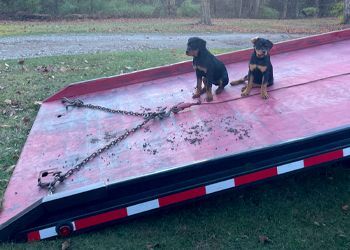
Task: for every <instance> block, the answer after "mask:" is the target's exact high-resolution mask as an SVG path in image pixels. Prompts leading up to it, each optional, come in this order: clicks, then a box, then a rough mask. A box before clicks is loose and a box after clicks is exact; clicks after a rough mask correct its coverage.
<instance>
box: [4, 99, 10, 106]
mask: <svg viewBox="0 0 350 250" xmlns="http://www.w3.org/2000/svg"><path fill="white" fill-rule="evenodd" d="M4 103H6V104H8V105H11V104H12V101H11V100H10V99H6V100H5V101H4Z"/></svg>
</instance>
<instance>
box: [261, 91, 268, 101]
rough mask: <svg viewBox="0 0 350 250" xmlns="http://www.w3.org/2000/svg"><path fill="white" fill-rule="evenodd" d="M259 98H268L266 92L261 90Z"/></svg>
mask: <svg viewBox="0 0 350 250" xmlns="http://www.w3.org/2000/svg"><path fill="white" fill-rule="evenodd" d="M261 98H262V99H264V100H266V99H269V95H268V94H267V92H266V93H264V92H261Z"/></svg>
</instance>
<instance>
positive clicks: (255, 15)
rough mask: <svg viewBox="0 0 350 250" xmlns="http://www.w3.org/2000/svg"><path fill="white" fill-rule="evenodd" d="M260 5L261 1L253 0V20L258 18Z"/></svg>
mask: <svg viewBox="0 0 350 250" xmlns="http://www.w3.org/2000/svg"><path fill="white" fill-rule="evenodd" d="M260 4H261V0H255V4H254V11H253V15H254V17H255V18H256V17H258V15H259V10H260Z"/></svg>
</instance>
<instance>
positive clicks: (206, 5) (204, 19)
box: [200, 0, 212, 25]
mask: <svg viewBox="0 0 350 250" xmlns="http://www.w3.org/2000/svg"><path fill="white" fill-rule="evenodd" d="M201 10H202V16H201V21H200V23H202V24H205V25H212V23H211V17H210V0H201Z"/></svg>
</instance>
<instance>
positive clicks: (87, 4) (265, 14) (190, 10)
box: [0, 0, 349, 19]
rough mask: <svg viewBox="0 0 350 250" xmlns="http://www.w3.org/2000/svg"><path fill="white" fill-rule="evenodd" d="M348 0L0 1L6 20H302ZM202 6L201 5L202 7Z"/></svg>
mask: <svg viewBox="0 0 350 250" xmlns="http://www.w3.org/2000/svg"><path fill="white" fill-rule="evenodd" d="M346 1H349V0H345V1H344V0H0V15H1V17H2V18H9V19H54V18H109V17H125V18H134V17H138V18H152V17H154V18H157V17H201V14H202V12H203V8H201V4H209V5H210V16H211V17H212V18H281V19H286V18H305V17H308V18H310V17H329V16H342V15H343V13H344V3H345V2H346ZM202 7H203V6H202Z"/></svg>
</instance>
